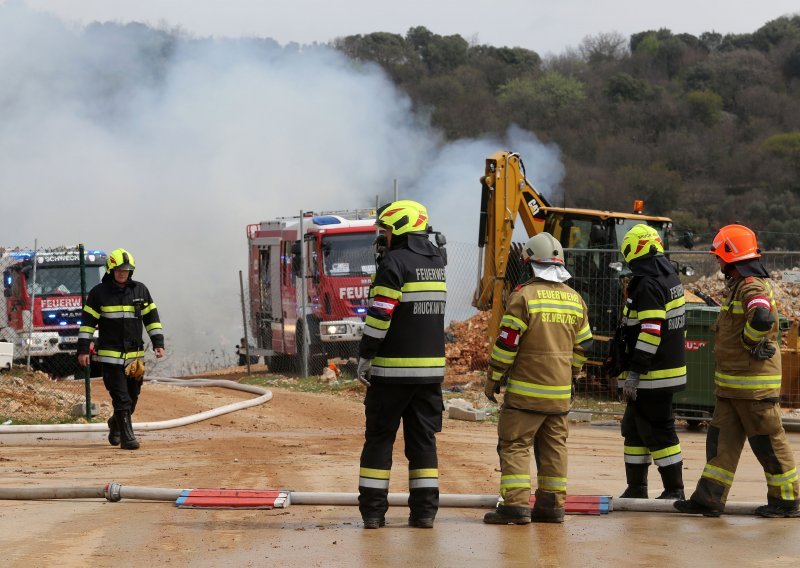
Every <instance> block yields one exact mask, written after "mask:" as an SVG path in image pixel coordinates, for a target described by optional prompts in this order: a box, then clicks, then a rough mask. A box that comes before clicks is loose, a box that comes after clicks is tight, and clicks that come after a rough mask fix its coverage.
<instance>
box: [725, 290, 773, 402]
mask: <svg viewBox="0 0 800 568" xmlns="http://www.w3.org/2000/svg"><path fill="white" fill-rule="evenodd" d="M767 303H769V308H770V311H771V312H772V315H773V317H774V318H775V323H774V325H773V326H772V328H770V330H769V331H767V332H761V333H760V332H758V331H756V330H754V329H753V328H752V327H750V325H749V323H750V321H751V320H752V319H753V315H754V313H755V310H756V308H757V307H759V306H763V307H766V305H767ZM713 329H714V332H715V333H714V359H715V361H716V366H715V370H714V383H715V384H716V386H717V388H716V394H717V396H720V397H723V398H746V399H756V400H757V399H764V398H779V397H780V394H781V353H780V344H777V345H775V344H776V343H778V307H777V305H776V304H775V299H774V297H773V293H772V286H770V284H769V280H767V279H766V278H758V277H755V276H750V277H747V278H738V279H736V280H735V281H734V282H733V283H732V284H731V285H730V292H729V294H728V297H727V298H726V299H725V301H724V302H723V304H722V306H721V308H720V312H719V316H718V317H717V321H716V322H715V323H714V326H713ZM762 337H767V338H768V339H769V341H770V342H772V343H773V345H774V346H775V347H776V353H775V355H773V356H772V358H770V359H767V360H766V361H757V360H756V359H754V358H753V357H752V356H751V355H750V349H751V348H752V346H753V345H755V344H756V343H758V341H760V339H761V338H762Z"/></svg>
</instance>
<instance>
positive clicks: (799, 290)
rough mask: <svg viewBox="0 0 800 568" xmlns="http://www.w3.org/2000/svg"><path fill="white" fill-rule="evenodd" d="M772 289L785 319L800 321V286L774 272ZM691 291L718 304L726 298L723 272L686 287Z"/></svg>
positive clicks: (772, 273) (704, 277) (771, 274)
mask: <svg viewBox="0 0 800 568" xmlns="http://www.w3.org/2000/svg"><path fill="white" fill-rule="evenodd" d="M770 278H771V281H770V283H771V284H772V289H773V291H774V293H775V301H776V302H777V303H778V308H779V309H780V311H781V313H782V314H783V316H784V317H787V318H789V319H792V320H795V321H797V320H800V284H792V283H789V282H784V281H783V273H782V272H780V271H777V270H774V271H772V272H771V273H770ZM686 289H687V290H689V291H694V290H700V291H701V292H702V293H703V294H705V295H707V296H710V297H711V298H713V299H714V300H716V301H717V302H721V301H722V300H723V299H724V298H725V294H726V290H725V277H724V276H723V275H722V273H721V272H717V274H716V275H714V276H703V277H702V278H700V279H699V280H696V281H694V282H692V283H691V284H687V285H686Z"/></svg>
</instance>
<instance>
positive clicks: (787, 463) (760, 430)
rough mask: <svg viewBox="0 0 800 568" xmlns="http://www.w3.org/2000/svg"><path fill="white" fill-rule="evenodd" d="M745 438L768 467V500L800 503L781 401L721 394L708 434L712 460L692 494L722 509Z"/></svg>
mask: <svg viewBox="0 0 800 568" xmlns="http://www.w3.org/2000/svg"><path fill="white" fill-rule="evenodd" d="M745 440H747V441H748V442H749V443H750V447H751V448H752V450H753V453H754V454H755V455H756V458H758V461H759V463H760V464H761V466H762V467H763V468H764V475H765V476H766V479H767V497H768V498H770V501H772V500H777V501H783V502H787V503H793V502H796V501H797V500H798V477H797V468H796V467H795V461H794V454H793V453H792V448H791V446H790V445H789V443H788V441H787V440H786V432H785V431H784V429H783V424H782V423H781V412H780V409H779V407H778V403H777V402H775V401H772V400H751V399H734V398H720V397H717V404H716V407H715V409H714V417H713V418H712V419H711V424H710V425H709V427H708V435H707V437H706V456H707V459H708V463H706V466H705V468H704V469H703V474H702V476H701V477H700V480H699V481H698V482H697V489H696V490H695V492H694V494H693V495H692V497H691V499H692V500H693V501H696V502H698V503H700V504H702V505H705V506H708V507H712V508H715V509H717V510H722V508H724V505H725V502H726V501H727V499H728V493H729V492H730V488H731V485H733V478H734V475H735V473H736V467H737V465H738V464H739V458H740V456H741V454H742V448H743V447H744V442H745Z"/></svg>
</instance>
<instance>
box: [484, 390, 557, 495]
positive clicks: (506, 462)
mask: <svg viewBox="0 0 800 568" xmlns="http://www.w3.org/2000/svg"><path fill="white" fill-rule="evenodd" d="M497 434H498V442H497V454H498V455H499V456H500V496H501V497H502V498H503V505H505V506H508V507H530V499H531V446H533V454H534V458H535V460H536V480H537V490H536V495H537V497H538V496H539V495H540V494H541V493H553V494H555V507H556V508H560V507H564V503H565V501H566V497H567V436H568V435H569V421H568V420H567V415H566V414H557V415H553V414H536V413H534V412H530V411H524V410H518V409H516V408H508V407H506V406H504V407H503V408H502V409H501V411H500V420H499V422H498V424H497Z"/></svg>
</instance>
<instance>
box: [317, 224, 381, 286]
mask: <svg viewBox="0 0 800 568" xmlns="http://www.w3.org/2000/svg"><path fill="white" fill-rule="evenodd" d="M374 240H375V233H371V232H370V233H350V234H338V235H336V234H334V235H326V236H325V237H323V238H322V258H323V265H324V267H325V274H327V275H328V276H368V275H370V274H373V273H374V272H375V248H374V247H373V245H372V243H373V241H374Z"/></svg>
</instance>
